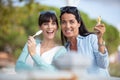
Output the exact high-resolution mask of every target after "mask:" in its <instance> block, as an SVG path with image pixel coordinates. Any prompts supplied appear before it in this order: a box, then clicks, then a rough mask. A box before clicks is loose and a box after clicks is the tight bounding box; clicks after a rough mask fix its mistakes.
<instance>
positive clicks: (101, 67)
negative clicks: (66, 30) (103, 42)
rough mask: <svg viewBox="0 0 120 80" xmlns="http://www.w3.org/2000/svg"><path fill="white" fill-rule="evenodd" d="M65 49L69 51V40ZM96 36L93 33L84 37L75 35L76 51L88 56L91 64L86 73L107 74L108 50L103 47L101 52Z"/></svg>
mask: <svg viewBox="0 0 120 80" xmlns="http://www.w3.org/2000/svg"><path fill="white" fill-rule="evenodd" d="M65 47H66V48H67V51H68V52H69V51H70V42H67V43H66V44H65ZM98 48H99V47H98V38H97V35H95V34H90V35H88V36H86V37H83V36H80V35H78V36H77V49H78V51H77V53H78V54H81V55H84V56H87V57H89V59H90V60H91V62H92V64H91V66H90V67H89V68H88V69H87V72H88V74H93V75H94V74H96V75H100V76H109V73H108V70H107V68H108V66H109V59H108V51H107V49H106V48H105V53H104V54H102V53H101V52H100V51H99V50H98Z"/></svg>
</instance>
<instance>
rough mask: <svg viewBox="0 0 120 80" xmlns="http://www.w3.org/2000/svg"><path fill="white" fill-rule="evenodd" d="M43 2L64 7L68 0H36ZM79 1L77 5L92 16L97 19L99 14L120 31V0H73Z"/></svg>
mask: <svg viewBox="0 0 120 80" xmlns="http://www.w3.org/2000/svg"><path fill="white" fill-rule="evenodd" d="M36 1H37V2H40V3H41V4H45V5H49V6H55V7H58V8H60V7H63V6H66V5H67V4H66V0H36ZM73 1H78V2H77V4H78V5H77V7H78V9H80V10H82V11H83V12H85V13H86V14H88V16H89V17H90V18H93V19H96V18H97V17H98V16H101V17H102V20H104V21H105V22H107V23H108V24H111V25H113V26H115V27H116V28H117V29H118V30H119V31H120V0H73Z"/></svg>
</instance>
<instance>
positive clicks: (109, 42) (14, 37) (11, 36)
mask: <svg viewBox="0 0 120 80" xmlns="http://www.w3.org/2000/svg"><path fill="white" fill-rule="evenodd" d="M37 1H38V0H37ZM45 1H46V0H45ZM21 3H24V5H21V6H19V5H18V4H21ZM0 10H1V11H0V55H1V54H2V53H4V54H6V53H7V54H9V55H10V56H11V57H10V56H9V57H8V58H12V59H10V60H11V61H13V62H15V61H16V60H17V58H18V57H19V55H20V53H21V50H22V48H23V46H24V44H25V43H26V41H27V38H28V36H29V35H33V34H34V33H35V32H37V31H38V29H39V28H38V16H39V13H40V12H41V11H44V10H54V11H56V14H57V17H58V19H59V15H60V11H59V8H58V7H54V6H50V5H44V4H42V2H41V3H40V2H36V1H35V0H0ZM80 14H81V16H82V18H83V20H84V22H85V24H86V26H87V28H88V30H89V31H92V30H93V27H94V26H95V25H96V19H92V18H90V17H89V15H88V14H87V13H85V12H84V11H82V10H80ZM93 14H94V13H93ZM118 18H119V17H118ZM113 21H114V19H113ZM102 23H104V24H105V25H106V33H105V35H104V39H105V41H106V46H107V48H108V52H109V56H110V58H111V63H110V66H109V72H110V74H111V75H112V76H117V77H120V56H118V46H119V45H120V31H119V30H118V28H116V26H115V25H114V26H113V25H112V24H110V23H107V22H106V21H104V20H102ZM56 40H57V41H58V43H60V42H61V41H60V29H59V31H58V34H57V37H56ZM112 55H114V56H112ZM119 55H120V52H119ZM111 56H112V57H111ZM0 58H1V57H0ZM1 59H3V58H1ZM1 59H0V60H1Z"/></svg>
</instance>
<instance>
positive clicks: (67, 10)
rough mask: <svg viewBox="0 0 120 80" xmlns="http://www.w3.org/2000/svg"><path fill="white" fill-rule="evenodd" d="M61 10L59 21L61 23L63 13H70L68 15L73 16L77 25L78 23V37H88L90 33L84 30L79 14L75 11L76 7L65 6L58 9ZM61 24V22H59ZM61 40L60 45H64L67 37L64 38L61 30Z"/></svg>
mask: <svg viewBox="0 0 120 80" xmlns="http://www.w3.org/2000/svg"><path fill="white" fill-rule="evenodd" d="M60 10H61V14H60V21H61V17H62V15H63V14H64V13H70V14H73V15H75V18H76V20H77V22H78V23H80V24H81V25H80V27H79V35H81V36H84V37H85V36H88V35H89V34H91V33H92V32H89V31H88V30H87V29H86V26H85V25H84V22H83V20H82V18H81V16H80V13H79V11H78V9H77V7H72V6H66V7H62V8H60ZM60 23H61V22H60ZM61 40H62V44H63V45H64V43H65V42H66V41H67V37H65V36H64V35H63V33H62V30H61Z"/></svg>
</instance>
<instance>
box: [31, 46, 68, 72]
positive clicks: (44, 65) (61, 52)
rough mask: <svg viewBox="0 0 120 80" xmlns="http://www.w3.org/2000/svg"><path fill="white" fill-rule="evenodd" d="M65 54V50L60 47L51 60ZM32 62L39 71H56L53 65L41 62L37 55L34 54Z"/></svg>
mask: <svg viewBox="0 0 120 80" xmlns="http://www.w3.org/2000/svg"><path fill="white" fill-rule="evenodd" d="M65 53H66V49H65V48H64V47H61V48H60V49H59V50H58V51H57V52H56V54H55V56H54V57H53V60H54V59H56V58H57V57H59V56H61V55H64V54H65ZM32 58H33V60H34V62H35V63H36V65H37V66H38V68H39V69H41V70H46V71H55V70H57V69H56V68H55V66H54V65H53V64H47V63H46V62H45V61H44V60H42V59H41V58H40V57H39V55H38V54H35V55H33V56H32Z"/></svg>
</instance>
